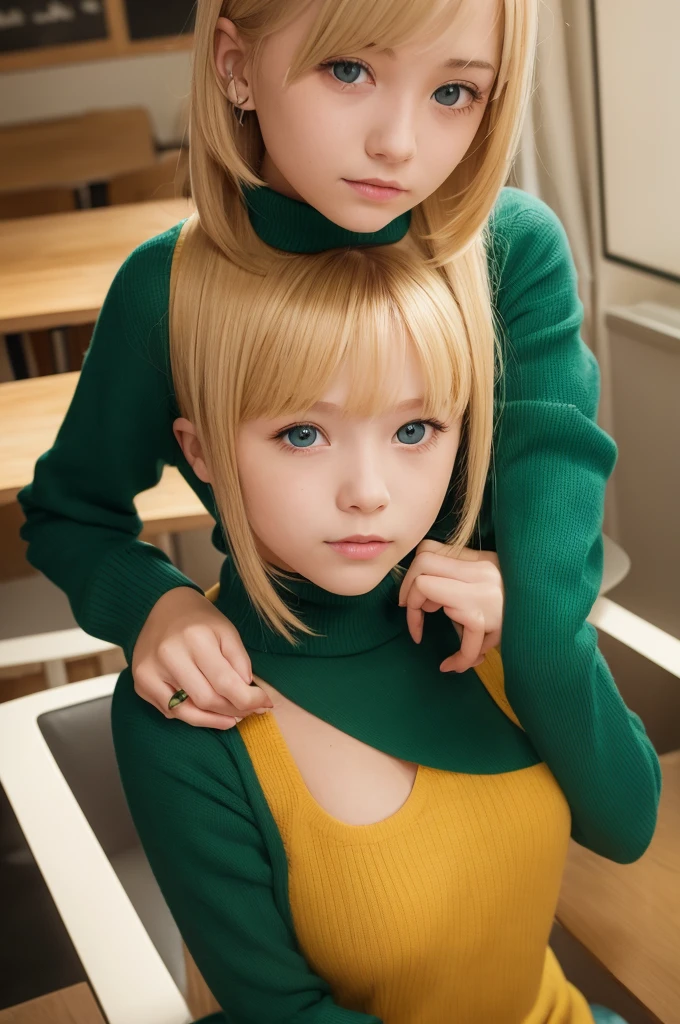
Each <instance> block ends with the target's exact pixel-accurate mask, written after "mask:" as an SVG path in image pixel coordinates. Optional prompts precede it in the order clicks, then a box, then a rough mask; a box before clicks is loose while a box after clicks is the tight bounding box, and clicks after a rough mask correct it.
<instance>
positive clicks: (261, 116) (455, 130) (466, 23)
mask: <svg viewBox="0 0 680 1024" xmlns="http://www.w3.org/2000/svg"><path fill="white" fill-rule="evenodd" d="M468 6H469V7H470V9H469V10H467V11H466V12H465V17H464V18H458V19H455V20H454V23H453V24H452V25H451V26H450V27H449V28H448V29H447V30H446V31H445V32H444V33H441V32H440V33H439V34H438V36H437V38H436V39H433V38H432V37H431V36H430V37H427V36H424V37H423V38H422V39H419V40H417V41H414V42H413V43H411V44H409V45H408V46H402V47H399V48H397V49H396V50H394V51H390V53H388V52H381V51H378V50H377V49H376V48H370V47H369V48H367V49H364V50H361V51H359V52H357V53H343V54H337V55H333V56H332V60H333V61H335V62H336V63H335V64H334V65H333V66H319V67H317V68H313V69H311V70H310V71H308V72H306V73H305V74H304V75H303V76H302V77H301V78H300V79H298V80H297V81H295V82H294V83H292V84H290V85H284V76H285V74H286V70H287V69H288V67H289V66H290V65H291V63H292V60H293V57H294V55H295V53H296V51H297V50H298V47H299V46H300V44H301V43H302V42H303V41H304V39H305V38H306V37H307V36H308V34H309V30H310V28H311V26H312V24H313V22H314V20H315V18H316V16H317V12H318V9H319V0H312V3H310V4H309V5H308V6H307V7H305V8H304V9H303V11H302V13H301V14H300V15H298V17H297V18H296V19H295V20H294V21H293V22H292V23H290V24H289V25H288V26H287V27H286V28H285V29H283V30H282V31H280V32H277V33H275V34H274V35H272V36H271V37H269V39H268V40H267V41H266V43H265V45H264V48H263V50H262V54H261V59H260V60H259V61H258V62H257V66H254V62H253V60H252V59H251V57H250V49H249V47H248V45H247V44H246V43H245V42H244V40H243V39H242V37H241V36H240V34H239V32H238V29H237V28H236V26H235V25H234V23H233V22H231V21H229V20H228V19H227V18H220V19H219V21H218V23H217V27H216V37H215V57H216V66H217V69H218V74H219V75H220V78H221V80H222V83H223V86H224V88H225V89H226V90H227V96H228V98H229V100H230V101H231V102H232V103H234V104H236V103H238V105H239V106H240V107H241V108H242V109H244V110H254V111H256V113H257V118H258V121H259V125H260V130H261V132H262V138H263V141H264V146H265V155H264V159H263V162H262V166H261V168H260V174H261V176H262V177H263V179H264V180H265V181H266V182H267V184H268V185H269V186H270V187H271V188H273V189H275V190H276V191H278V192H281V193H283V194H284V195H287V196H290V197H292V198H294V199H300V200H304V201H305V202H307V203H309V204H310V205H312V206H314V207H316V209H317V210H319V211H320V212H321V213H322V214H324V216H326V217H327V218H328V219H329V220H331V221H334V222H335V223H336V224H339V225H340V226H342V227H344V228H347V229H348V230H352V231H362V232H366V231H377V230H379V229H380V228H382V227H384V226H385V225H386V224H388V223H389V222H390V221H391V220H393V219H394V218H395V217H397V216H398V215H399V214H401V213H404V212H405V211H406V210H409V209H412V208H413V207H415V206H417V205H418V204H419V203H420V202H422V201H423V200H424V199H426V198H427V197H428V196H430V195H431V194H432V193H433V192H435V191H436V190H437V189H438V188H439V186H440V185H441V184H442V183H443V182H444V181H445V180H446V179H447V178H448V177H449V175H450V174H451V172H452V171H453V170H454V168H455V167H456V166H457V165H458V164H459V163H460V161H461V160H462V159H463V157H464V156H465V153H466V152H467V151H468V149H469V148H470V145H471V143H472V142H473V139H474V138H475V135H476V133H477V129H478V128H479V125H480V122H481V120H482V117H483V115H484V111H485V109H486V106H487V103H488V100H489V96H490V94H491V92H492V87H493V84H494V81H495V77H496V72H497V69H498V65H499V54H500V45H501V40H500V31H499V26H498V24H497V14H498V0H476V2H475V4H474V5H468ZM451 59H458V60H463V61H465V62H468V61H485V62H487V63H488V64H490V65H492V68H491V69H485V68H477V67H471V66H466V67H463V68H460V67H458V68H451V67H446V66H445V64H446V62H447V61H449V60H451ZM357 61H361V62H363V64H365V65H366V68H363V67H361V66H357V65H356V62H357ZM352 62H354V63H352ZM230 72H231V73H232V74H233V78H230V77H229V75H230ZM447 86H450V88H448V89H447V88H446V87H447ZM474 93H477V94H478V95H476V96H475V95H473V94H474ZM366 178H377V179H380V180H382V181H395V182H397V183H398V184H399V185H400V186H401V188H402V191H401V192H399V193H397V194H396V195H395V196H394V197H392V198H390V199H388V200H387V201H385V200H384V199H383V200H381V201H377V200H376V199H375V198H368V197H366V196H364V195H361V194H359V193H358V192H357V191H355V189H353V188H352V186H350V185H348V184H347V180H354V181H356V180H362V179H366Z"/></svg>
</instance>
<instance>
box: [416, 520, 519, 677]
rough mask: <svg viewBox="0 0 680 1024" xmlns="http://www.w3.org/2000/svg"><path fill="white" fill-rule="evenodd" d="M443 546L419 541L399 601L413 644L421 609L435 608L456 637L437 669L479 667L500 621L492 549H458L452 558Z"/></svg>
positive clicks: (418, 638) (496, 636)
mask: <svg viewBox="0 0 680 1024" xmlns="http://www.w3.org/2000/svg"><path fill="white" fill-rule="evenodd" d="M450 550H451V549H450V548H449V546H448V545H447V544H440V543H439V541H436V540H423V541H421V542H420V544H419V545H418V547H417V549H416V556H415V558H414V559H413V562H412V563H411V565H410V566H409V569H408V572H407V573H406V575H405V576H404V579H403V580H402V583H401V589H400V591H399V604H400V605H406V621H407V623H408V628H409V632H410V634H411V636H412V637H413V639H414V640H415V642H416V643H417V644H419V643H420V641H421V639H422V636H423V622H424V620H425V614H424V613H425V612H436V611H438V610H439V609H440V608H443V609H444V612H445V614H446V615H448V617H449V618H450V619H451V621H452V622H453V625H454V628H455V630H456V632H457V633H458V636H459V637H460V638H461V646H460V650H459V651H457V652H456V654H453V655H451V657H450V658H445V659H444V661H443V662H442V663H441V665H440V666H439V667H440V669H441V671H442V672H451V671H453V672H465V671H466V670H467V669H469V668H474V667H475V666H476V665H481V664H482V662H483V661H484V657H485V655H486V652H487V651H488V650H490V648H492V647H496V646H497V645H498V644H499V643H500V639H501V628H502V625H503V600H504V591H503V579H502V577H501V573H500V569H499V565H498V555H497V554H496V553H495V551H475V550H473V549H472V548H464V549H463V550H462V551H461V553H460V555H459V557H458V558H452V557H451V556H450V555H449V554H447V552H449V551H450Z"/></svg>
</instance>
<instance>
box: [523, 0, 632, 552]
mask: <svg viewBox="0 0 680 1024" xmlns="http://www.w3.org/2000/svg"><path fill="white" fill-rule="evenodd" d="M539 4H540V25H539V43H538V61H537V68H536V78H535V86H534V92H533V96H532V101H531V104H530V108H529V112H528V116H527V121H526V125H525V129H524V135H523V141H522V146H521V150H520V152H519V154H518V157H517V160H516V164H515V171H514V175H513V179H512V182H511V183H512V184H516V185H517V186H518V187H519V188H522V189H524V190H525V191H527V192H531V193H532V194H534V195H536V196H539V197H540V198H541V199H543V200H544V201H545V202H546V203H547V204H548V205H549V206H550V207H552V209H553V210H554V211H555V213H556V214H557V215H558V217H559V218H560V220H561V221H562V223H563V224H564V227H565V230H566V232H567V236H568V238H569V243H570V246H571V250H572V253H573V256H574V262H575V264H576V269H577V272H578V279H579V294H580V297H581V301H582V302H583V305H584V322H583V337H584V340H585V341H586V343H587V344H588V345H589V346H590V348H591V349H592V350H593V352H594V353H595V356H596V357H597V360H598V363H599V365H600V371H601V376H602V391H601V398H600V408H599V415H598V422H599V424H600V426H601V427H602V428H603V429H604V430H606V431H607V433H610V434H611V433H613V423H612V412H611V374H610V362H609V347H608V343H607V333H606V329H605V324H604V318H603V311H602V297H601V289H600V280H599V278H600V274H599V270H600V264H601V257H600V254H601V252H602V228H601V215H600V200H599V179H598V166H597V135H596V114H595V103H596V98H595V80H594V60H593V47H594V41H593V39H592V33H591V21H590V10H589V2H588V0H539ZM607 521H608V524H609V525H608V529H609V530H610V532H613V533H614V534H615V533H616V524H615V508H614V498H613V489H612V486H611V484H610V487H609V489H608V502H607Z"/></svg>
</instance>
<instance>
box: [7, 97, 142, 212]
mask: <svg viewBox="0 0 680 1024" xmlns="http://www.w3.org/2000/svg"><path fill="white" fill-rule="evenodd" d="M154 160H155V152H154V144H153V135H152V131H151V123H150V121H149V115H148V113H147V111H146V110H145V109H144V108H143V107H130V108H125V109H120V110H93V111H89V112H88V113H86V114H79V115H76V116H75V117H63V118H59V119H55V120H51V121H32V122H30V123H28V124H18V125H10V126H8V127H6V128H2V129H0V192H18V191H26V190H28V189H39V188H50V187H54V186H58V185H61V186H69V187H71V188H73V189H77V188H79V187H81V186H83V185H86V184H88V183H90V182H95V181H108V179H109V178H112V177H114V175H116V174H123V173H125V172H126V171H136V170H140V169H141V168H142V167H146V166H147V164H150V163H153V161H154Z"/></svg>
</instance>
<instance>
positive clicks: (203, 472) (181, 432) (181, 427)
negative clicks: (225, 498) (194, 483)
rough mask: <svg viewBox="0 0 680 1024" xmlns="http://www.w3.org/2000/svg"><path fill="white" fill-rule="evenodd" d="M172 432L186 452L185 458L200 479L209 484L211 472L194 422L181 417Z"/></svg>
mask: <svg viewBox="0 0 680 1024" xmlns="http://www.w3.org/2000/svg"><path fill="white" fill-rule="evenodd" d="M172 432H173V434H174V435H175V438H176V440H177V444H178V445H179V446H180V448H181V449H182V451H183V453H184V458H185V459H186V460H187V462H188V463H189V465H190V466H191V468H192V469H193V471H194V473H195V474H196V476H197V477H198V479H199V480H202V481H203V483H204V484H209V483H210V473H209V471H208V466H207V464H206V461H205V459H204V457H203V449H202V447H201V442H200V441H199V439H198V434H197V433H196V428H195V427H194V425H193V423H190V422H189V420H186V419H184V418H183V417H180V418H179V419H177V420H175V422H174V423H173V425H172Z"/></svg>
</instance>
